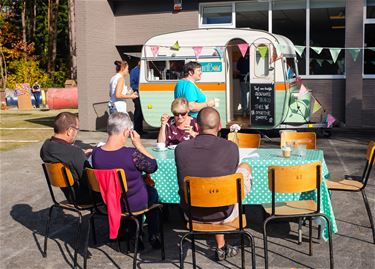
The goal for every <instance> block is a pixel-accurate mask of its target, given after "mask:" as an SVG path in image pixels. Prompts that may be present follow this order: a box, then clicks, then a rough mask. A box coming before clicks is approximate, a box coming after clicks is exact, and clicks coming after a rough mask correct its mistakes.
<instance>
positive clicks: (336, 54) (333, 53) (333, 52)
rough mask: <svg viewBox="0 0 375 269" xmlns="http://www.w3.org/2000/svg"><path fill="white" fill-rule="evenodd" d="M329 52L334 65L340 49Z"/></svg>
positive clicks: (331, 49) (332, 49)
mask: <svg viewBox="0 0 375 269" xmlns="http://www.w3.org/2000/svg"><path fill="white" fill-rule="evenodd" d="M329 52H330V53H331V56H332V60H333V62H334V63H336V61H337V58H338V57H339V54H340V52H341V49H339V48H330V49H329Z"/></svg>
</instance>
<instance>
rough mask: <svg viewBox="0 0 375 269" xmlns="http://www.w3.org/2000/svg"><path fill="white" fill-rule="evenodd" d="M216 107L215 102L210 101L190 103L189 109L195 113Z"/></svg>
mask: <svg viewBox="0 0 375 269" xmlns="http://www.w3.org/2000/svg"><path fill="white" fill-rule="evenodd" d="M214 106H215V101H214V100H208V101H207V102H204V103H198V102H189V109H190V111H193V112H198V111H200V110H201V109H202V108H205V107H214Z"/></svg>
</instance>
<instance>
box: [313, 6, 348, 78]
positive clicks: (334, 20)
mask: <svg viewBox="0 0 375 269" xmlns="http://www.w3.org/2000/svg"><path fill="white" fill-rule="evenodd" d="M311 47H323V48H325V49H323V50H322V51H321V52H320V53H319V54H318V53H317V52H316V51H315V50H313V49H311ZM329 48H345V0H330V1H326V0H311V1H310V65H309V67H310V69H309V71H310V75H343V74H344V72H345V67H344V62H345V50H344V49H342V50H341V52H340V54H339V55H338V58H337V60H336V62H334V60H333V59H332V55H331V53H330V50H329Z"/></svg>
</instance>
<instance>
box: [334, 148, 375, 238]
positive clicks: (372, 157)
mask: <svg viewBox="0 0 375 269" xmlns="http://www.w3.org/2000/svg"><path fill="white" fill-rule="evenodd" d="M374 145H375V144H374ZM370 151H372V152H370V160H367V159H366V165H365V169H364V170H363V173H362V178H361V180H360V182H362V183H363V186H362V187H361V188H359V189H358V190H344V189H335V188H328V190H330V191H344V192H361V194H362V198H363V201H364V203H365V207H366V211H367V215H368V218H369V220H370V225H371V230H372V239H373V243H374V244H375V226H374V221H373V218H372V214H371V209H370V205H369V203H368V200H367V196H366V192H365V188H366V185H367V182H368V179H369V177H370V174H371V170H372V167H373V164H374V162H375V147H372V148H371V149H370Z"/></svg>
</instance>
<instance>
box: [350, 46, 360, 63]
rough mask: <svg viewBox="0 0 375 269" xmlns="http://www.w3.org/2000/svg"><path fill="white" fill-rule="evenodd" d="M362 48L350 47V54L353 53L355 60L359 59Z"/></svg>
mask: <svg viewBox="0 0 375 269" xmlns="http://www.w3.org/2000/svg"><path fill="white" fill-rule="evenodd" d="M360 51H361V50H360V49H349V52H350V54H351V55H352V58H353V61H354V62H355V61H357V57H358V55H359V53H360Z"/></svg>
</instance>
